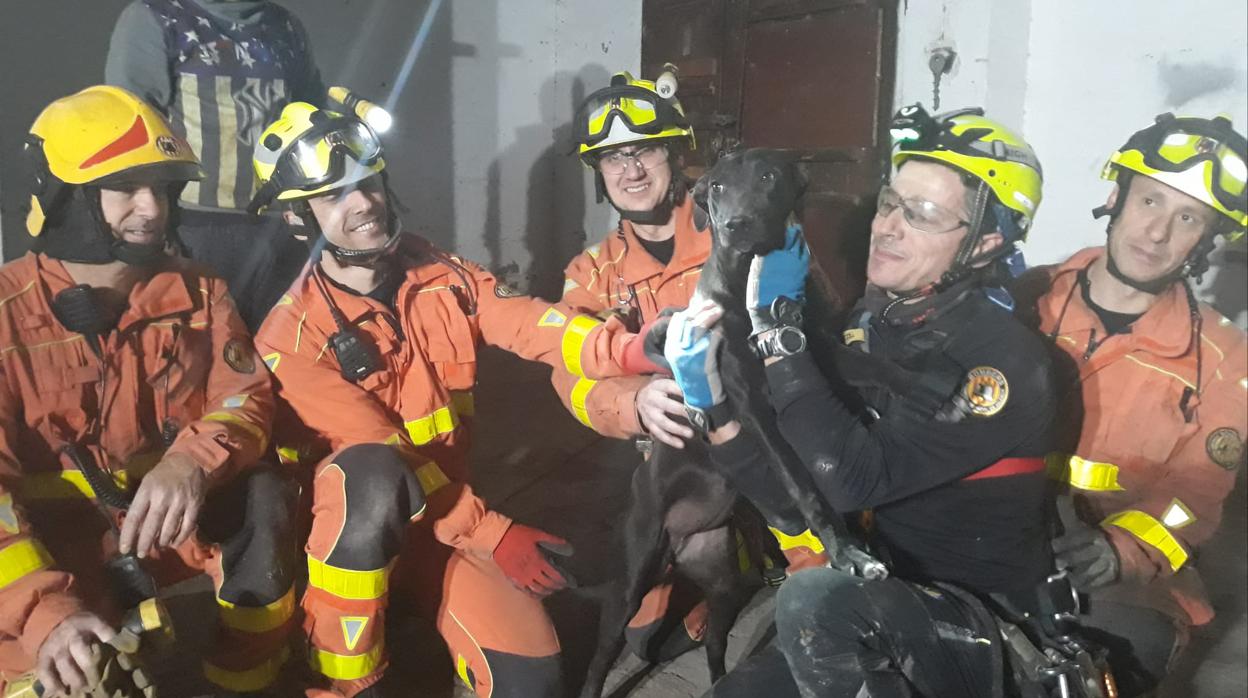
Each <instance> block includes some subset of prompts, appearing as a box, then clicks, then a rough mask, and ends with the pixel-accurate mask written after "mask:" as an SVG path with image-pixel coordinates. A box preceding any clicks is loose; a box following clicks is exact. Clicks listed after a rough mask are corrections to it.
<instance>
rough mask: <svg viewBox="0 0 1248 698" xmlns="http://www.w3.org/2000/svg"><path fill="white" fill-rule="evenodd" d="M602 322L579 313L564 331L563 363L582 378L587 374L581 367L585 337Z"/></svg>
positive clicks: (569, 370)
mask: <svg viewBox="0 0 1248 698" xmlns="http://www.w3.org/2000/svg"><path fill="white" fill-rule="evenodd" d="M601 324H602V321H601V320H595V319H594V318H592V317H589V316H588V315H577V316H576V317H574V318H572V321H571V322H569V323H568V327H567V329H565V330H564V331H563V342H562V353H563V365H564V366H565V367H566V368H567V369H568V372H570V373H572V374H573V375H576V376H580V377H582V378H583V377H584V376H585V371H584V370H583V369H582V368H581V351H582V350H583V349H584V348H585V339H586V338H587V337H589V334H590V333H591V332H593V331H594V330H596V329H598V326H599V325H601Z"/></svg>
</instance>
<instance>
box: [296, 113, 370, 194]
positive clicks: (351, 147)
mask: <svg viewBox="0 0 1248 698" xmlns="http://www.w3.org/2000/svg"><path fill="white" fill-rule="evenodd" d="M347 156H350V157H351V159H352V160H354V161H355V163H358V165H360V166H363V167H369V166H371V165H374V164H376V163H377V161H378V160H379V159H380V158H381V141H380V140H379V139H378V138H377V134H376V133H374V132H373V130H372V129H371V128H369V127H368V125H367V124H365V123H364V122H363V121H360V120H359V119H352V118H345V117H339V118H335V119H329V120H328V121H325V122H324V123H321V124H317V125H316V126H313V127H312V128H310V129H308V130H307V131H306V132H304V133H303V134H301V135H300V136H299V137H298V138H296V139H295V142H294V143H292V144H291V145H290V147H289V148H287V150H286V152H285V153H283V154H282V156H281V158H279V159H278V161H277V166H276V167H275V168H274V172H273V179H275V180H277V181H278V182H280V183H281V189H282V190H289V189H304V190H308V191H311V190H313V189H317V188H319V187H323V186H325V185H326V184H330V183H332V182H334V181H336V180H339V179H342V178H343V176H344V175H345V174H346V169H345V168H346V166H347Z"/></svg>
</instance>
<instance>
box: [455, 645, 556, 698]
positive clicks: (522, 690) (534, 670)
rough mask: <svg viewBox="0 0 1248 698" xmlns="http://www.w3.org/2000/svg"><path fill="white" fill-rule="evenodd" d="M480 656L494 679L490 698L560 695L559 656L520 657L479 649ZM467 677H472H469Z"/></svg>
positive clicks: (530, 697) (529, 697) (528, 697)
mask: <svg viewBox="0 0 1248 698" xmlns="http://www.w3.org/2000/svg"><path fill="white" fill-rule="evenodd" d="M481 653H482V654H483V655H485V661H486V662H487V663H489V665H490V674H491V675H492V676H493V679H494V690H493V692H492V693H490V696H491V698H532V697H533V696H561V695H563V668H562V666H561V664H562V662H561V661H560V659H559V655H557V654H556V655H551V656H549V657H523V656H520V655H518V654H510V653H507V652H498V651H495V650H488V649H482V650H481ZM469 678H472V677H471V675H470V677H469ZM474 688H475V686H474Z"/></svg>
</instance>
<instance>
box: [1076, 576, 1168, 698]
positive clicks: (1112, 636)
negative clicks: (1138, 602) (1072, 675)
mask: <svg viewBox="0 0 1248 698" xmlns="http://www.w3.org/2000/svg"><path fill="white" fill-rule="evenodd" d="M1084 610H1085V613H1084V614H1083V615H1081V616H1080V617H1079V622H1080V624H1081V625H1082V626H1083V634H1084V635H1085V636H1086V637H1087V638H1088V639H1090V640H1092V641H1093V642H1095V643H1097V644H1098V645H1100V646H1101V647H1104V648H1105V649H1106V650H1108V652H1109V666H1110V668H1112V669H1113V672H1114V681H1116V682H1117V683H1118V693H1119V695H1121V696H1123V698H1130V697H1131V696H1140V695H1144V694H1146V693H1148V692H1149V691H1151V690H1153V689H1154V688H1156V687H1157V684H1159V683H1161V680H1162V679H1163V678H1165V676H1166V671H1167V670H1168V669H1169V668H1170V666H1171V664H1172V663H1173V661H1174V658H1175V657H1176V656H1177V655H1178V650H1179V649H1180V645H1182V644H1183V641H1184V640H1185V639H1186V635H1187V633H1186V632H1185V631H1180V629H1179V628H1178V627H1177V626H1176V625H1175V623H1174V620H1172V619H1171V618H1170V616H1167V615H1166V614H1164V613H1162V612H1161V611H1155V610H1153V609H1151V608H1143V607H1141V606H1129V605H1127V604H1120V603H1113V602H1108V601H1104V600H1101V599H1093V600H1091V601H1090V602H1089V604H1088V607H1087V608H1086V609H1084Z"/></svg>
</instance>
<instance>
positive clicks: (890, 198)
mask: <svg viewBox="0 0 1248 698" xmlns="http://www.w3.org/2000/svg"><path fill="white" fill-rule="evenodd" d="M898 207H900V208H901V215H902V216H904V217H905V219H906V222H907V223H909V224H910V225H911V226H913V227H914V228H916V229H918V230H922V231H923V232H925V233H948V232H951V231H954V230H957V229H958V228H961V227H962V226H964V225H970V222H969V221H965V220H962V218H961V217H959V216H958V214H956V213H954V212H953V211H950V210H949V209H947V208H945V207H944V206H941V205H940V204H934V203H932V202H931V201H925V200H923V199H906V198H902V196H901V194H898V193H897V191H896V190H895V189H893V188H892V187H888V186H886V187H884V188H882V189H880V196H879V198H878V199H876V202H875V213H876V215H877V216H879V217H880V218H887V217H888V215H889V214H891V213H892V212H893V211H894V210H896V209H897V208H898Z"/></svg>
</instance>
